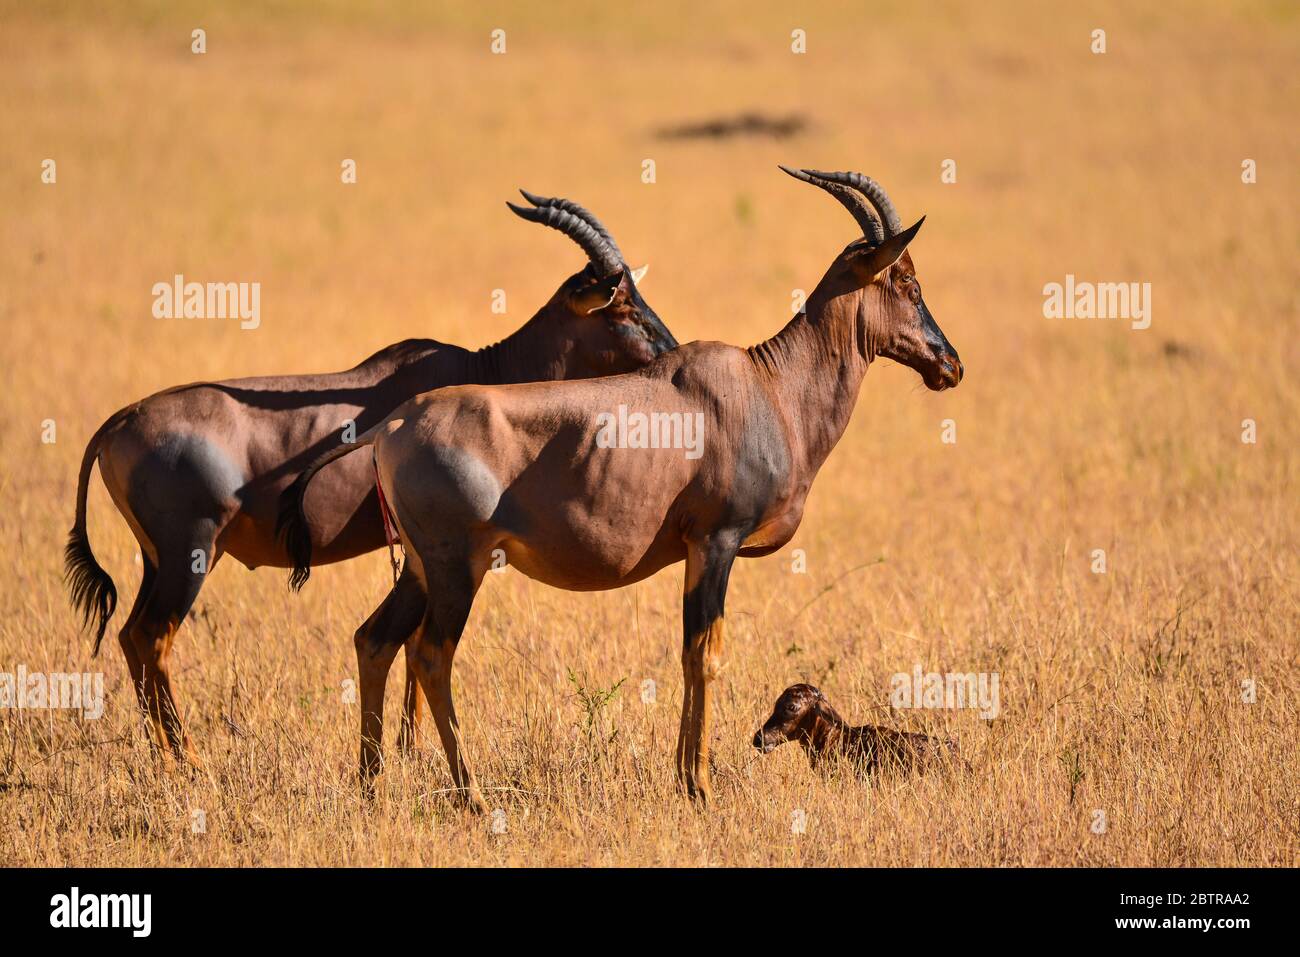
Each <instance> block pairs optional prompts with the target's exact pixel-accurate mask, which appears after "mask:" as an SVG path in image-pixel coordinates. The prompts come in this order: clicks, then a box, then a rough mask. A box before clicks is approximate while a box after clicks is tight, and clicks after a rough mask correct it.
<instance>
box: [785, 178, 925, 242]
mask: <svg viewBox="0 0 1300 957" xmlns="http://www.w3.org/2000/svg"><path fill="white" fill-rule="evenodd" d="M804 172H805V173H808V174H809V175H811V176H816V177H819V178H821V179H825V180H830V181H831V182H832V183H841V184H843V185H845V186H852V187H853V188H854V189H856V190H858V191H859V192H860V193H862V195H863V196H865V197H867V199H869V200H871V205H872V206H874V207H876V211H877V212H879V213H880V220H881V222H883V223H884V224H885V235H886V236H895V235H897V234H898V233H900V232H902V229H903V221H902V220H901V219H899V218H898V210H896V209H894V204H893V203H892V202H890V199H889V195H888V194H887V193H886V192H885V188H884V187H883V186H881V185H880V184H879V183H877V182H876V181H875V180H874V179H872V178H871V177H870V176H864V175H862V174H861V173H823V172H821V171H820V170H815V169H806V170H804Z"/></svg>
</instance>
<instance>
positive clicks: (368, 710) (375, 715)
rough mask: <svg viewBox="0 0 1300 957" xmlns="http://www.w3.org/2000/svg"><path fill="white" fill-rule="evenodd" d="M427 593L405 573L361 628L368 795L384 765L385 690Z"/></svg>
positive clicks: (362, 757) (365, 787) (363, 755)
mask: <svg viewBox="0 0 1300 957" xmlns="http://www.w3.org/2000/svg"><path fill="white" fill-rule="evenodd" d="M424 606H425V594H424V589H423V588H422V587H421V585H420V583H419V580H418V579H417V578H416V577H415V575H414V574H412V573H411V572H409V571H403V572H402V576H401V578H399V579H398V581H397V584H396V585H395V586H393V590H392V591H390V592H389V593H388V597H386V598H385V599H384V601H383V604H381V605H380V606H379V607H378V608H376V609H375V611H374V612H373V613H372V614H371V615H370V617H369V618H367V619H366V621H365V623H364V624H362V625H361V627H360V628H358V629H357V631H356V634H355V635H354V636H353V640H354V642H355V644H356V649H357V673H358V676H359V677H360V684H361V755H360V769H359V772H360V778H361V786H362V788H363V790H365V791H366V792H367V793H369V792H370V790H371V787H372V785H371V782H372V781H373V780H374V777H375V775H377V774H378V773H379V770H380V767H381V765H382V748H383V738H384V687H385V685H386V684H387V681H388V669H389V668H390V667H392V664H393V659H394V658H395V657H396V656H397V651H398V649H399V648H401V647H402V645H403V644H404V643H405V642H406V640H407V638H408V637H409V636H410V635H411V633H412V632H413V631H415V629H416V627H417V626H418V625H419V623H420V619H421V618H422V617H423V616H424Z"/></svg>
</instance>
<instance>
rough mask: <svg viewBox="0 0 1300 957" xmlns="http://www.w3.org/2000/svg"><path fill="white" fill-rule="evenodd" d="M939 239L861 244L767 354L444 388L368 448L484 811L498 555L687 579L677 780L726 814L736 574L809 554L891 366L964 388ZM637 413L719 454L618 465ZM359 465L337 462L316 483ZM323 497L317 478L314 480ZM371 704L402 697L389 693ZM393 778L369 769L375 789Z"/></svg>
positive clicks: (414, 650)
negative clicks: (947, 329)
mask: <svg viewBox="0 0 1300 957" xmlns="http://www.w3.org/2000/svg"><path fill="white" fill-rule="evenodd" d="M919 227H920V223H919V222H918V223H917V224H916V225H915V226H913V227H912V228H911V229H909V230H905V231H903V232H901V233H897V234H895V235H893V236H891V237H890V238H888V239H886V240H885V241H884V242H883V243H881V244H874V243H871V242H869V241H867V240H858V241H856V242H854V243H851V244H850V245H849V246H848V247H847V248H846V249H845V250H844V251H843V252H841V253H840V254H839V255H838V256H837V257H836V258H835V261H834V262H833V263H832V264H831V267H830V269H829V270H828V271H827V273H826V275H825V276H824V277H823V278H822V280H821V282H820V283H818V285H817V287H816V289H815V290H814V291H813V293H812V294H811V295H810V296H809V298H808V304H807V312H806V314H801V315H798V316H796V317H795V318H794V319H792V320H790V322H789V323H787V324H786V326H785V328H784V329H782V330H781V331H780V332H779V333H778V334H777V335H776V336H774V337H773V338H771V339H769V340H767V341H766V342H764V343H762V344H760V345H758V346H755V347H753V348H750V349H742V348H737V347H735V346H729V345H725V344H723V343H719V342H694V343H690V344H688V345H684V346H681V347H679V348H677V349H675V350H673V351H672V352H669V353H666V354H665V355H663V356H660V357H659V358H658V359H656V360H655V361H654V362H652V363H650V364H649V365H648V366H646V367H645V368H644V369H642V370H640V371H638V372H635V373H629V374H626V375H620V376H610V377H606V378H601V379H590V380H587V381H584V382H561V383H546V384H538V383H533V384H526V385H515V386H498V387H489V386H462V387H457V388H451V389H442V390H439V391H437V392H433V393H426V394H425V395H422V396H419V397H417V398H415V399H412V400H411V401H409V402H407V403H406V404H405V405H403V406H402V407H401V408H400V409H398V410H397V411H395V412H394V413H393V414H392V415H391V416H389V418H388V419H387V420H386V421H385V422H383V423H381V424H380V425H379V426H377V427H376V428H375V429H373V430H371V432H369V433H368V434H367V435H366V436H363V437H362V438H361V439H359V440H358V445H362V446H364V445H370V444H373V446H374V449H375V453H374V454H375V458H376V461H377V463H378V468H379V474H380V480H381V482H382V483H383V486H384V490H385V492H386V494H387V498H388V501H389V504H390V505H391V507H392V509H393V514H394V517H395V519H396V523H397V526H398V530H399V533H400V535H401V539H402V542H403V543H404V545H405V549H406V555H407V568H408V571H409V572H410V574H411V575H412V576H413V578H414V579H415V580H416V582H415V585H414V586H412V587H411V589H410V590H411V592H412V593H418V592H419V591H423V592H424V593H425V594H427V596H428V600H427V603H426V605H425V607H424V609H423V615H422V618H423V620H422V622H421V624H420V625H419V627H418V628H416V629H414V630H413V631H412V632H411V633H410V634H409V636H408V635H403V636H402V637H403V638H404V639H406V640H407V642H408V662H409V663H411V665H412V667H413V668H414V669H415V670H416V671H417V674H418V677H419V679H420V683H421V685H422V686H423V687H424V689H425V691H426V693H427V694H428V695H429V703H430V706H431V709H432V711H433V714H434V719H435V721H436V722H437V724H438V730H439V733H440V735H441V737H442V742H443V745H444V748H445V749H446V752H447V756H448V759H449V761H450V763H451V767H452V773H453V776H454V778H455V780H456V784H457V786H458V787H460V788H461V789H462V794H463V796H465V797H466V799H467V800H469V802H470V803H471V804H472V805H473V806H476V807H481V806H482V799H481V796H480V795H479V794H478V791H477V787H476V786H475V784H474V781H473V775H472V774H470V772H469V771H468V767H467V765H466V764H465V763H464V759H463V754H462V751H461V748H460V743H459V738H458V730H457V724H456V719H455V713H454V710H453V708H452V704H451V692H450V668H451V662H452V656H453V654H454V652H455V648H456V645H457V643H458V642H459V640H460V636H461V633H462V631H463V629H464V625H465V621H466V619H467V617H468V615H469V611H470V607H471V605H472V603H473V600H474V596H475V594H476V593H477V591H478V588H479V585H480V583H481V582H482V580H483V576H484V574H485V573H486V571H487V569H488V567H489V565H490V563H491V560H492V554H493V552H494V551H495V550H497V549H501V550H502V551H504V553H505V555H506V557H507V559H508V561H509V563H510V564H511V565H513V566H514V567H515V568H516V569H517V570H519V571H520V572H522V573H523V574H525V575H527V576H529V577H530V578H534V579H536V580H538V581H541V582H545V583H546V584H549V585H553V586H555V587H557V588H565V589H570V590H574V591H586V590H599V589H608V588H619V587H621V586H623V585H627V584H631V583H633V582H636V581H640V580H641V579H643V578H646V577H647V576H649V575H652V574H654V573H655V572H656V571H658V570H660V569H661V568H664V567H665V566H667V565H670V564H673V563H675V562H679V561H683V560H684V561H685V562H686V574H685V587H684V601H683V605H684V608H683V632H684V638H683V646H682V668H683V672H684V676H685V688H686V693H685V699H684V703H683V711H682V725H681V733H680V735H679V738H678V744H677V769H678V776H679V779H680V781H681V783H682V785H683V787H684V788H685V789H686V791H687V792H688V793H690V794H692V795H695V796H698V797H700V798H701V799H707V798H708V796H709V794H710V786H709V771H708V738H709V727H710V722H711V700H710V698H711V696H710V692H709V686H710V684H711V683H712V682H713V681H714V680H715V679H716V677H717V674H718V669H719V666H720V661H721V653H722V635H723V605H724V601H725V597H726V591H727V580H728V577H729V575H730V572H731V566H732V563H733V562H734V560H735V559H736V557H737V556H746V557H748V556H758V555H766V554H769V553H770V552H772V551H775V550H776V549H778V548H780V547H781V546H782V545H784V544H785V543H786V542H788V541H789V540H790V538H791V537H792V536H793V535H794V533H795V530H796V529H797V528H798V527H799V521H800V519H801V518H802V516H803V508H804V502H805V500H806V498H807V495H808V491H809V489H810V488H811V486H812V482H813V479H814V478H815V477H816V475H817V471H818V469H819V468H820V467H821V465H822V463H823V462H824V461H825V459H826V456H827V455H829V454H830V451H831V449H832V448H833V447H834V446H835V443H836V442H837V441H838V440H839V437H840V435H841V434H842V433H843V431H844V429H845V427H846V426H847V425H848V421H849V416H850V415H851V414H852V411H853V406H854V402H855V401H856V399H857V394H858V389H859V386H860V385H861V383H862V378H863V376H864V375H865V374H866V371H867V368H868V366H869V365H870V364H871V362H872V361H873V360H874V359H875V358H876V357H877V356H882V355H883V356H887V357H889V358H892V359H895V360H896V361H899V362H902V363H904V364H906V365H909V366H911V367H912V368H914V369H916V370H917V371H918V372H920V373H921V376H922V378H923V379H924V381H925V382H926V384H927V385H928V386H929V387H930V388H932V389H935V390H939V389H944V388H949V387H952V386H955V385H956V384H957V383H958V382H959V381H960V379H961V376H962V367H961V362H960V360H959V359H958V358H957V353H956V351H955V350H953V349H952V347H951V345H949V343H948V341H947V339H946V338H944V337H943V334H942V332H940V331H939V330H938V326H937V325H935V324H934V322H933V319H932V318H930V317H929V313H928V311H927V310H926V309H925V306H924V304H923V302H922V300H921V298H920V292H919V287H917V285H916V282H915V271H914V269H913V266H912V260H911V256H910V255H909V254H908V253H907V251H906V248H907V244H908V243H909V242H910V241H911V240H912V238H913V237H914V236H915V235H916V232H917V230H918V229H919ZM620 405H625V406H627V407H628V409H629V410H639V411H642V412H646V413H651V412H658V413H673V412H680V413H684V414H694V413H700V414H701V415H702V416H703V422H704V435H705V437H706V438H705V442H706V450H707V451H706V454H704V455H702V456H701V457H699V458H696V459H689V458H686V457H685V456H684V453H683V451H682V450H681V449H669V448H658V449H653V448H651V449H644V448H601V447H600V445H599V444H598V442H597V433H598V432H599V429H600V424H599V418H598V417H599V416H600V415H601V414H602V413H609V414H612V413H613V412H614V411H615V410H617V409H618V408H619V406H620ZM350 451H351V450H350V449H342V448H341V449H338V450H336V451H334V452H331V453H328V454H327V455H326V456H323V457H322V459H321V460H320V461H319V462H318V463H317V464H316V465H315V466H313V468H316V467H319V466H321V465H324V464H328V462H329V461H332V460H333V459H334V458H338V457H341V456H344V455H346V454H348V452H350ZM356 457H357V458H368V457H369V456H368V455H363V456H356ZM309 479H310V470H309V473H308V474H306V475H304V477H303V479H302V480H301V481H303V482H304V483H305V481H307V480H309ZM304 568H305V563H303V564H300V565H299V569H298V570H303V569H304ZM399 587H400V586H399ZM389 600H390V601H391V600H393V599H392V596H390V599H389ZM361 686H362V688H363V689H365V688H367V687H372V688H373V689H374V690H375V693H381V692H382V687H383V685H382V681H381V680H378V679H376V680H375V681H373V682H372V681H367V680H363V681H362V682H361ZM368 707H370V705H368V704H367V702H366V701H363V702H362V708H363V710H365V709H367V708H368ZM374 765H375V761H374V759H373V758H370V759H369V760H363V762H362V768H363V775H364V773H365V771H366V768H367V767H373V766H374Z"/></svg>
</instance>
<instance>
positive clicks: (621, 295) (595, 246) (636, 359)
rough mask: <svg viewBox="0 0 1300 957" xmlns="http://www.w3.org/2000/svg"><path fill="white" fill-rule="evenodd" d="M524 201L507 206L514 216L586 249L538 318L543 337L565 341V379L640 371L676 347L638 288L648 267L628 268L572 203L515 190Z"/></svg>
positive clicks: (611, 244) (586, 215)
mask: <svg viewBox="0 0 1300 957" xmlns="http://www.w3.org/2000/svg"><path fill="white" fill-rule="evenodd" d="M520 192H521V193H523V196H524V199H526V200H528V202H529V203H531V204H532V205H531V206H517V205H515V204H514V203H506V205H507V206H509V207H510V209H511V210H512V211H513V212H514V213H515V215H517V216H519V217H521V218H523V219H526V220H528V221H529V222H534V223H541V224H542V225H544V226H550V227H551V228H552V229H556V230H559V231H560V232H562V233H564V235H566V236H568V237H569V238H570V239H572V240H573V241H574V242H576V243H577V244H578V245H579V246H581V247H582V250H583V252H585V253H586V254H587V259H588V262H587V265H586V267H585V268H584V269H583V270H582V271H581V272H578V273H575V274H574V275H572V276H570V277H569V278H568V279H567V280H566V281H565V282H564V284H563V285H562V286H560V288H559V290H558V291H557V292H556V293H555V295H554V296H552V297H551V300H550V302H548V303H547V304H546V306H545V307H544V308H543V309H542V311H541V312H540V313H539V315H538V320H536V321H539V322H541V323H544V324H545V334H546V335H547V336H548V337H549V338H550V339H551V340H552V341H560V342H562V343H563V344H564V346H563V349H564V374H563V378H566V379H581V378H589V377H594V376H605V375H615V374H617V373H620V372H631V371H633V370H634V369H639V368H641V367H642V366H643V365H645V364H646V363H648V362H650V360H652V359H654V358H655V356H658V355H660V354H661V353H664V352H667V351H668V350H669V349H675V348H676V347H677V340H676V339H674V338H673V334H672V333H671V332H669V331H668V327H667V326H665V325H664V324H663V322H662V321H661V320H660V318H659V316H658V314H657V313H655V311H654V310H653V309H651V308H650V306H649V304H648V303H646V301H645V300H644V299H642V298H641V293H640V291H639V290H638V289H637V283H639V282H640V281H641V280H642V278H643V277H644V276H645V274H646V270H647V269H649V268H650V267H649V266H642V267H641V268H640V269H632V268H630V267H629V266H627V264H626V263H624V262H623V254H622V253H621V252H620V251H619V248H618V245H617V244H616V243H615V242H614V237H612V236H611V235H610V234H609V232H608V231H607V230H606V229H605V227H604V226H602V225H601V223H600V221H599V220H598V219H596V217H595V216H593V215H592V214H591V213H590V212H589V211H587V210H586V209H584V208H583V207H582V206H579V205H578V204H577V203H575V202H572V201H571V200H567V199H561V198H548V197H544V196H536V195H534V194H532V193H529V192H527V191H526V190H520Z"/></svg>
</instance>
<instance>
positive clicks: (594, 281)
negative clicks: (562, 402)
mask: <svg viewBox="0 0 1300 957" xmlns="http://www.w3.org/2000/svg"><path fill="white" fill-rule="evenodd" d="M570 283H573V284H574V286H575V288H574V289H573V291H572V292H571V293H570V299H571V301H572V302H574V303H575V305H576V311H577V312H578V313H579V323H580V324H579V326H578V327H577V329H576V332H575V334H576V345H577V353H578V356H579V358H580V359H581V361H582V363H583V365H584V366H585V368H584V369H583V370H581V371H582V372H584V373H585V374H586V375H591V376H604V375H616V374H618V373H622V372H632V371H634V370H636V369H639V368H641V367H642V366H644V365H646V364H647V363H649V362H650V361H652V360H653V359H654V358H655V357H657V356H660V355H662V354H663V353H665V352H667V351H668V350H670V349H675V348H676V347H677V340H676V338H674V337H673V334H672V333H671V332H669V331H668V327H667V326H665V325H664V323H663V321H662V320H661V319H660V318H659V315H658V314H657V313H656V312H655V311H654V310H653V309H652V308H650V305H649V304H648V303H647V302H646V301H645V299H644V298H642V296H641V293H640V291H639V290H638V289H637V287H636V283H635V282H633V280H632V274H631V272H630V271H629V270H628V269H627V267H626V266H624V267H623V268H622V270H621V272H619V273H617V274H612V275H608V276H600V277H597V276H596V275H595V267H594V266H592V265H591V264H588V266H587V268H586V269H584V270H583V271H582V272H581V273H579V274H578V275H577V276H575V277H573V279H571V280H570ZM566 285H567V284H566Z"/></svg>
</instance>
